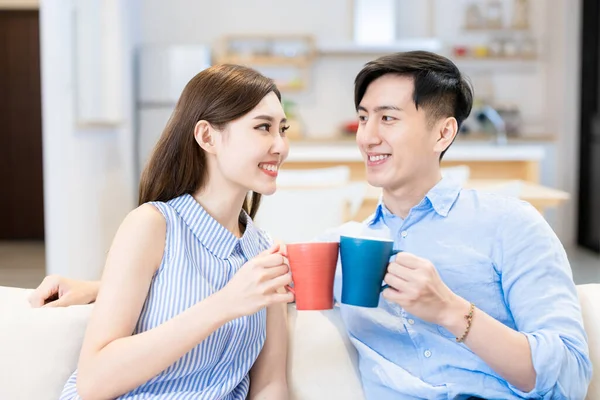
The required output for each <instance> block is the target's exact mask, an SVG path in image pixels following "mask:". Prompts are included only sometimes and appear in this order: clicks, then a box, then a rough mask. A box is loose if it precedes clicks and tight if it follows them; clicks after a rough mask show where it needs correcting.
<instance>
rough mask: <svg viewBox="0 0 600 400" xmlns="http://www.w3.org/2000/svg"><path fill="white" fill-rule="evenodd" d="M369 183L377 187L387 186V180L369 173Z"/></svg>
mask: <svg viewBox="0 0 600 400" xmlns="http://www.w3.org/2000/svg"><path fill="white" fill-rule="evenodd" d="M367 183H368V184H369V185H371V186H373V187H376V188H382V187H385V186H386V180H385V179H382V178H381V177H380V176H372V175H369V174H367Z"/></svg>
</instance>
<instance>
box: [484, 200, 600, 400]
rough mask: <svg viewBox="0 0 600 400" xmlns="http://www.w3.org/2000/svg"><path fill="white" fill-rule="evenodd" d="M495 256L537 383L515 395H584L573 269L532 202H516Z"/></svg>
mask: <svg viewBox="0 0 600 400" xmlns="http://www.w3.org/2000/svg"><path fill="white" fill-rule="evenodd" d="M500 232H501V233H500V238H499V239H500V240H499V241H498V242H497V248H496V249H495V252H496V254H497V255H496V259H497V265H498V268H499V269H500V271H499V272H500V274H501V279H502V288H503V291H504V297H505V301H506V304H507V305H508V308H509V309H510V312H511V314H512V316H513V319H514V321H515V325H516V329H517V330H518V331H519V332H521V333H523V334H524V335H525V336H526V337H527V339H528V341H529V346H530V349H531V357H532V362H533V367H534V369H535V371H536V382H535V388H534V389H533V390H532V391H531V392H529V393H524V392H522V391H520V390H518V389H517V388H515V387H513V386H512V385H509V387H510V388H511V390H512V391H513V392H514V393H515V394H518V395H519V396H522V397H525V398H537V399H570V400H571V399H573V400H575V399H583V398H584V397H585V395H586V392H587V387H588V385H589V382H590V379H591V374H592V365H591V362H590V359H589V354H588V345H587V336H586V333H585V330H584V327H583V319H582V315H581V308H580V305H579V300H578V297H577V291H576V287H575V284H574V283H573V278H572V273H571V268H570V266H569V261H568V259H567V256H566V253H565V251H564V248H563V246H562V244H561V243H560V241H559V239H558V238H557V237H556V235H555V234H554V232H553V231H552V228H550V226H549V225H548V224H547V223H546V221H545V220H544V218H543V217H542V216H541V215H540V214H539V213H538V212H537V210H535V209H534V208H533V207H532V206H530V205H529V204H527V203H524V202H518V203H515V207H514V208H513V212H512V213H511V214H509V215H508V217H507V219H506V220H505V223H504V224H503V227H502V228H501V230H500Z"/></svg>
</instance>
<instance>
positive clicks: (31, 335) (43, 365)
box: [0, 287, 92, 400]
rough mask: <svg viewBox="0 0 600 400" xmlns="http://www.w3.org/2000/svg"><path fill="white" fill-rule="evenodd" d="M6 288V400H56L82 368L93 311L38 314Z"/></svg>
mask: <svg viewBox="0 0 600 400" xmlns="http://www.w3.org/2000/svg"><path fill="white" fill-rule="evenodd" d="M30 292H31V291H30V290H25V289H16V288H6V287H0V327H1V328H0V354H1V355H2V356H1V357H0V399H11V400H21V399H22V400H31V399H36V400H46V399H47V400H56V399H58V397H59V396H60V393H61V391H62V388H63V386H64V384H65V382H66V380H67V379H68V377H69V375H71V373H72V372H73V371H74V370H75V368H76V367H77V359H78V357H79V350H80V349H81V343H82V340H83V335H84V331H85V326H86V323H87V321H88V318H89V315H90V311H91V308H92V307H91V306H75V307H68V308H42V309H39V308H38V309H33V308H31V307H30V306H29V303H28V301H27V296H28V295H29V293H30Z"/></svg>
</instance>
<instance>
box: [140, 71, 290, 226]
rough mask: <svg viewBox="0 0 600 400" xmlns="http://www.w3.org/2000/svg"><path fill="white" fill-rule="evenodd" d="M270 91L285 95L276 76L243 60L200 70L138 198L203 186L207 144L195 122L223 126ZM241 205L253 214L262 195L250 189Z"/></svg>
mask: <svg viewBox="0 0 600 400" xmlns="http://www.w3.org/2000/svg"><path fill="white" fill-rule="evenodd" d="M270 92H274V93H275V94H276V95H277V97H278V98H279V100H280V101H281V94H280V93H279V90H278V89H277V87H276V86H275V84H274V83H273V81H272V80H271V79H269V78H267V77H265V76H263V75H261V74H260V73H259V72H257V71H255V70H253V69H251V68H247V67H243V66H240V65H230V64H223V65H216V66H212V67H210V68H207V69H205V70H203V71H202V72H200V73H199V74H198V75H196V76H195V77H194V78H192V80H190V81H189V82H188V84H187V85H186V86H185V88H184V89H183V92H182V93H181V97H180V98H179V101H178V102H177V105H176V106H175V110H174V111H173V114H172V115H171V118H170V119H169V122H168V123H167V126H166V127H165V130H164V131H163V133H162V135H161V137H160V139H159V141H158V143H157V144H156V146H155V148H154V151H153V153H152V156H151V158H150V160H149V161H148V164H147V165H146V167H145V168H144V171H143V172H142V176H141V179H140V187H139V199H138V200H139V204H140V205H141V204H144V203H146V202H149V201H168V200H171V199H173V198H175V197H178V196H181V195H183V194H186V193H189V194H191V193H194V192H195V191H197V190H198V189H201V188H202V187H203V186H204V184H205V181H206V176H207V170H206V169H207V165H206V154H205V153H204V150H202V148H201V147H200V146H198V144H197V143H196V140H195V139H194V127H195V126H196V123H197V122H198V121H201V120H205V121H207V122H208V123H210V124H211V125H212V126H213V127H214V128H215V129H219V130H222V129H223V128H224V127H225V126H226V125H227V123H229V122H231V121H233V120H235V119H238V118H240V117H242V116H243V115H245V114H247V113H248V112H250V111H251V110H252V109H254V107H256V106H257V105H258V103H260V101H261V100H262V99H263V98H264V97H265V96H266V95H267V94H269V93H270ZM251 197H252V198H251V200H250V202H248V197H246V200H245V201H244V205H243V208H244V210H245V211H246V212H247V213H248V214H249V215H250V217H251V218H254V216H255V215H256V213H257V211H258V207H259V205H260V198H261V195H260V194H259V193H254V192H252V196H251Z"/></svg>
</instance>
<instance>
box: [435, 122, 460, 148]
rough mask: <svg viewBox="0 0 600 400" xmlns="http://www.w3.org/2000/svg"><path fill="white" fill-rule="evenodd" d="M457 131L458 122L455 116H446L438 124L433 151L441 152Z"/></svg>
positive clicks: (452, 139) (449, 143) (448, 144)
mask: <svg viewBox="0 0 600 400" xmlns="http://www.w3.org/2000/svg"><path fill="white" fill-rule="evenodd" d="M457 133H458V122H457V121H456V118H454V117H450V118H446V119H445V120H444V121H443V122H442V124H441V125H440V126H439V130H438V138H437V141H436V143H435V148H434V151H435V152H436V153H441V152H443V151H444V150H446V149H447V148H448V147H450V145H451V144H452V142H453V141H454V138H455V137H456V134H457Z"/></svg>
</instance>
